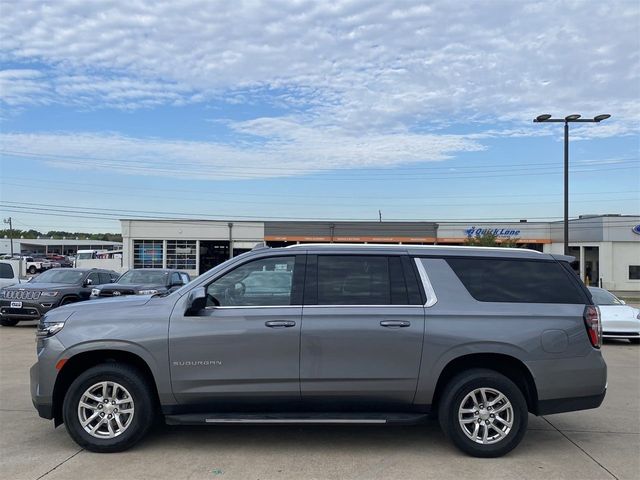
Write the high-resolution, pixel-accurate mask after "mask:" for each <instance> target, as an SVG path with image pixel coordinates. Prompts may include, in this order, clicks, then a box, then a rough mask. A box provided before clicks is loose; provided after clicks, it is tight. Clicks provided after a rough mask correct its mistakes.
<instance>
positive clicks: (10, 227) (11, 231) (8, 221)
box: [4, 217, 13, 258]
mask: <svg viewBox="0 0 640 480" xmlns="http://www.w3.org/2000/svg"><path fill="white" fill-rule="evenodd" d="M4 223H7V224H9V241H10V242H11V258H13V226H12V225H11V217H9V218H5V219H4Z"/></svg>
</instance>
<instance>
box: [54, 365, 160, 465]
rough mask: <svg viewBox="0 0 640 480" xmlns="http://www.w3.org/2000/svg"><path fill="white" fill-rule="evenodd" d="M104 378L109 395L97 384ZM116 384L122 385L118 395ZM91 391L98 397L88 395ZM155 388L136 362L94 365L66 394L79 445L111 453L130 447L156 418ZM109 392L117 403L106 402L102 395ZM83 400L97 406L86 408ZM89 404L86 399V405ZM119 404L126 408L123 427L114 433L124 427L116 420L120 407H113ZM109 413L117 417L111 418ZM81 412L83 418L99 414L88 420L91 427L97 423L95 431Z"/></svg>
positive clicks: (70, 426)
mask: <svg viewBox="0 0 640 480" xmlns="http://www.w3.org/2000/svg"><path fill="white" fill-rule="evenodd" d="M101 382H106V383H107V390H106V395H105V391H104V389H102V387H101V386H97V384H100V383H101ZM113 384H117V385H118V386H119V388H118V389H117V391H116V395H115V397H114V396H113V389H112V387H113ZM94 387H95V389H94ZM87 392H89V393H91V394H92V395H93V396H94V397H95V398H97V400H92V399H90V398H89V397H86V396H85V394H86V393H87ZM151 392H152V386H151V385H150V384H149V381H148V380H147V379H146V378H145V376H144V375H143V374H142V373H140V371H139V370H138V369H136V368H134V367H132V366H129V365H122V364H117V363H103V364H100V365H97V366H95V367H92V368H90V369H88V370H86V371H85V372H83V373H82V374H80V375H79V376H78V377H77V378H76V379H75V380H74V381H73V383H72V384H71V385H70V387H69V389H68V390H67V393H66V395H65V397H64V401H63V404H62V418H63V421H64V424H65V427H66V429H67V432H69V435H70V436H71V438H73V440H74V441H75V442H76V443H77V444H78V445H80V446H81V447H82V448H85V449H87V450H90V451H92V452H98V453H110V452H122V451H124V450H127V449H129V448H131V447H132V446H133V445H135V444H136V443H138V442H139V441H140V440H141V439H142V438H143V437H144V436H145V434H146V433H147V431H148V430H149V427H151V425H152V424H153V422H154V419H155V416H156V402H155V401H154V397H153V395H152V393H151ZM105 396H106V397H107V398H108V399H112V398H115V399H116V402H117V404H113V403H112V402H108V403H106V404H103V401H102V400H101V399H102V398H104V397H105ZM81 400H84V401H85V402H90V405H91V406H92V407H94V406H95V408H91V409H88V408H83V407H82V406H81V405H80V402H81ZM98 400H100V401H98ZM131 400H132V401H131ZM86 404H87V403H83V405H86ZM118 406H119V407H120V409H121V410H122V412H119V413H118V420H119V421H120V424H121V426H122V427H123V428H122V429H121V432H120V433H118V434H117V435H115V436H114V435H112V433H114V431H117V430H120V428H119V425H117V423H116V418H115V416H116V411H115V410H113V409H114V408H118ZM99 409H100V410H99ZM125 409H127V410H131V413H124V410H125ZM94 414H95V415H94ZM109 414H112V415H113V417H112V419H111V420H108V421H107V420H106V418H107V417H108V415H109ZM96 415H97V416H96ZM81 416H82V418H83V419H90V418H93V417H95V419H94V420H93V421H91V422H89V423H88V428H92V427H95V430H96V433H95V434H91V433H89V432H88V431H87V430H85V428H84V427H83V426H82V424H81V420H80V417H81Z"/></svg>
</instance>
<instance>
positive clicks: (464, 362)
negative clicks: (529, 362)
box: [432, 353, 538, 414]
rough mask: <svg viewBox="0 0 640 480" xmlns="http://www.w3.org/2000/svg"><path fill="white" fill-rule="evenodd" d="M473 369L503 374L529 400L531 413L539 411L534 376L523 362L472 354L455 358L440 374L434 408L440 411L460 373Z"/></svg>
mask: <svg viewBox="0 0 640 480" xmlns="http://www.w3.org/2000/svg"><path fill="white" fill-rule="evenodd" d="M472 368H487V369H490V370H494V371H496V372H498V373H501V374H502V375H504V376H505V377H507V378H509V379H510V380H511V381H512V382H513V383H515V384H516V385H517V386H518V388H520V390H521V391H522V394H523V395H524V397H525V399H526V400H527V408H528V410H529V411H530V412H531V413H534V414H536V413H537V411H538V391H537V388H536V384H535V381H534V379H533V375H532V374H531V371H530V370H529V368H528V367H527V366H526V365H525V364H524V362H522V360H520V359H518V358H516V357H513V356H511V355H507V354H503V353H471V354H467V355H462V356H460V357H457V358H454V359H452V360H450V361H449V363H447V365H446V366H445V367H444V368H443V369H442V371H441V372H440V376H439V377H438V381H437V383H436V388H435V391H434V395H433V401H432V408H433V409H434V410H437V409H438V403H439V401H440V397H441V396H442V393H443V391H444V389H445V387H446V386H447V384H448V383H449V381H450V380H451V379H452V378H453V377H455V376H456V375H457V374H458V373H460V372H463V371H465V370H469V369H472Z"/></svg>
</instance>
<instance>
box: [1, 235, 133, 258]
mask: <svg viewBox="0 0 640 480" xmlns="http://www.w3.org/2000/svg"><path fill="white" fill-rule="evenodd" d="M121 248H122V244H121V243H120V242H107V241H103V240H88V239H83V240H80V239H78V238H63V239H55V238H14V239H10V238H8V237H5V238H0V255H7V254H10V253H11V252H12V251H13V253H14V254H15V255H31V256H37V255H43V256H46V255H48V254H58V255H75V254H76V253H77V252H78V250H98V251H104V250H120V249H121Z"/></svg>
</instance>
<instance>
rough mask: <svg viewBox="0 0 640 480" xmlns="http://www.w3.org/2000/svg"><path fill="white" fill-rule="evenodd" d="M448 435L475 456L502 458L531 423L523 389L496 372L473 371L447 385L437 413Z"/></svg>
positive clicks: (518, 441) (517, 442) (456, 377)
mask: <svg viewBox="0 0 640 480" xmlns="http://www.w3.org/2000/svg"><path fill="white" fill-rule="evenodd" d="M438 419H439V421H440V426H441V427H442V430H443V431H444V433H445V435H446V436H447V437H448V438H449V439H450V440H451V441H452V442H453V443H454V444H455V445H456V446H457V447H458V448H459V449H460V450H462V451H463V452H465V453H468V454H469V455H472V456H474V457H499V456H502V455H504V454H506V453H508V452H510V451H511V450H513V449H514V448H515V447H516V446H517V445H518V444H519V443H520V441H521V440H522V437H523V436H524V434H525V432H526V429H527V422H528V411H527V402H526V400H525V398H524V395H523V394H522V392H521V391H520V389H519V388H518V387H517V386H516V384H515V383H513V382H512V381H511V380H509V379H508V378H507V377H505V376H504V375H502V374H500V373H498V372H495V371H493V370H486V369H473V370H467V371H466V372H462V373H460V374H458V375H457V376H455V377H454V378H453V379H451V381H450V382H449V383H448V384H447V386H446V388H445V390H444V392H443V394H442V397H441V399H440V408H439V411H438Z"/></svg>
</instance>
